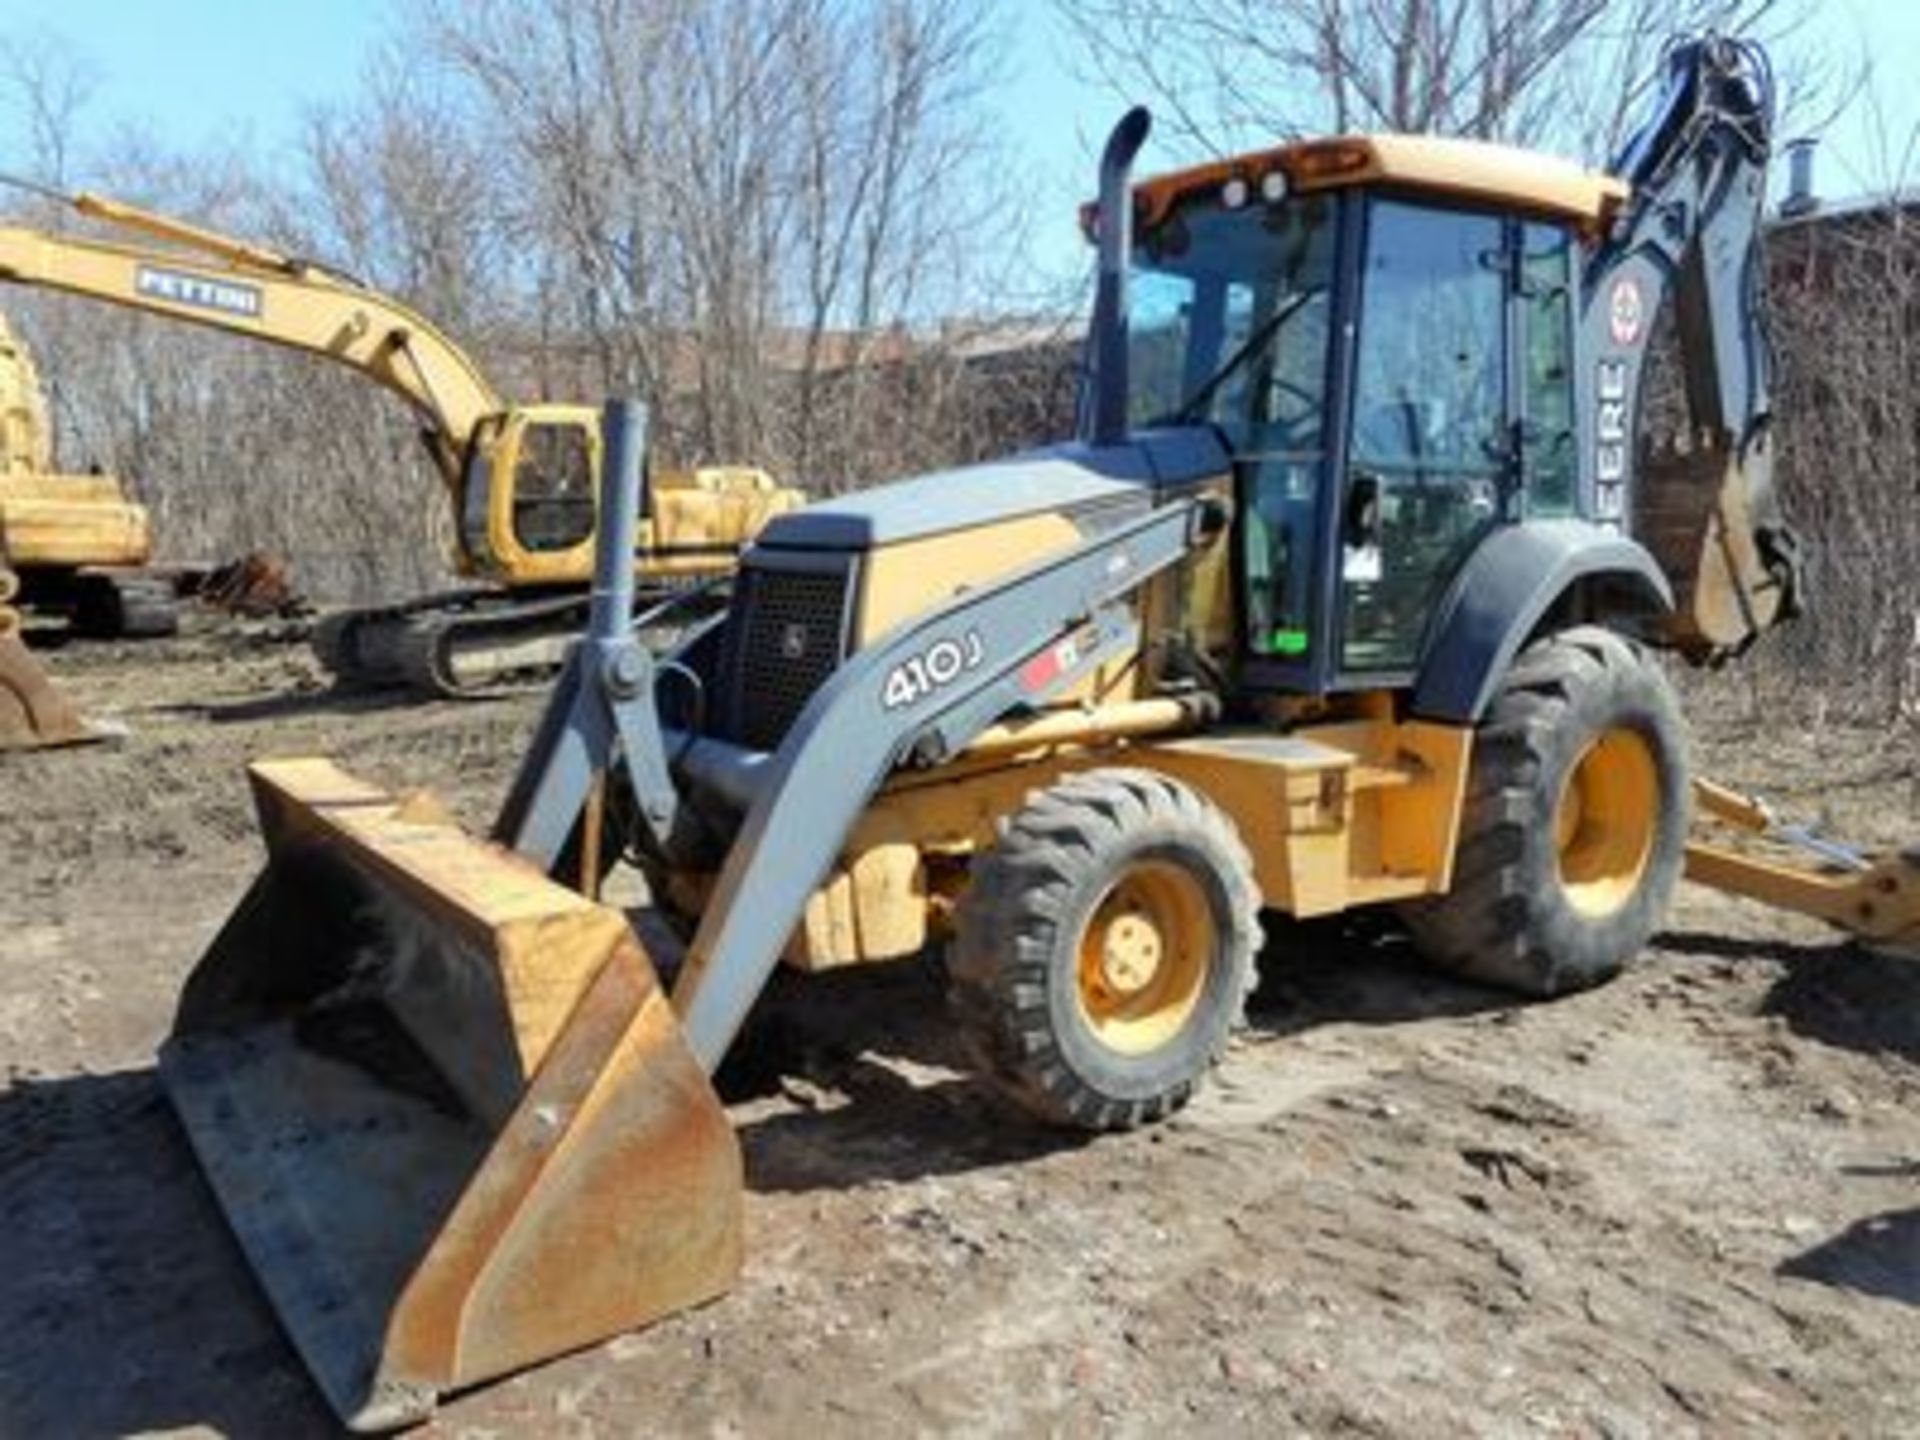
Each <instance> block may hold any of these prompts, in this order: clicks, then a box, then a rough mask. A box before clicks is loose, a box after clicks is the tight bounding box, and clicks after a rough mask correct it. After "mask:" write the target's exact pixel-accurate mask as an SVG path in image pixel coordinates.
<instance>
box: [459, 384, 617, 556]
mask: <svg viewBox="0 0 1920 1440" xmlns="http://www.w3.org/2000/svg"><path fill="white" fill-rule="evenodd" d="M599 476H600V435H599V429H598V413H597V412H596V411H594V410H592V409H590V408H587V407H583V406H577V405H529V406H523V407H520V408H516V409H513V410H508V411H505V412H503V413H501V414H498V415H494V416H490V417H488V418H487V419H486V420H485V421H483V422H482V423H481V424H480V425H479V426H478V427H477V429H476V431H475V434H474V437H473V440H472V443H471V444H470V446H469V447H468V451H467V459H466V466H465V469H464V472H463V478H462V487H463V492H462V495H461V506H460V511H461V532H462V533H461V539H462V542H463V544H462V548H463V550H464V552H465V554H466V555H467V556H468V557H469V559H470V561H478V562H479V565H480V568H481V569H483V570H486V571H488V572H490V573H499V574H507V575H513V576H515V577H517V579H518V583H524V584H541V583H548V584H552V583H562V582H565V581H568V580H570V579H573V578H575V577H577V576H579V575H581V574H582V573H585V572H587V571H589V570H590V569H591V568H592V559H593V540H594V529H595V525H596V516H597V508H596V507H597V506H598V504H599V492H600V481H599Z"/></svg>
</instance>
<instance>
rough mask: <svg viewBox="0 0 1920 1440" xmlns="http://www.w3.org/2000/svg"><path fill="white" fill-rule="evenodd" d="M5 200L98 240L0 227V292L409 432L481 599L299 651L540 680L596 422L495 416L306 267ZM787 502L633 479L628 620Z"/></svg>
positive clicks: (392, 329)
mask: <svg viewBox="0 0 1920 1440" xmlns="http://www.w3.org/2000/svg"><path fill="white" fill-rule="evenodd" d="M6 183H9V184H13V185H15V186H18V187H24V188H27V189H30V190H33V191H34V192H35V193H36V194H39V195H41V196H42V197H44V198H51V199H52V200H55V201H57V202H58V203H60V204H62V205H64V206H66V207H67V208H69V209H70V210H72V211H73V212H74V213H75V214H76V215H78V216H81V217H84V218H85V219H87V220H89V221H92V222H95V224H96V225H98V226H101V227H105V229H106V230H107V231H108V232H109V236H110V238H100V237H97V236H92V235H81V234H77V233H67V232H52V231H47V230H41V229H35V228H31V227H24V226H17V225H15V226H0V281H3V282H7V283H12V284H17V285H28V286H39V287H44V288H47V289H52V290H58V291H63V292H66V293H68V294H73V295H81V296H86V297H88V298H91V299H95V300H103V301H106V302H108V303H110V304H114V305H120V306H125V307H128V308H131V309H136V310H141V311H145V312H148V313H151V314H155V315H163V316H167V317H170V318H172V319H176V320H183V321H187V322H190V323H193V324H197V325H202V326H207V327H210V328H213V329H217V330H222V331H226V332H228V333H230V334H235V335H244V336H248V337H251V338H253V339H257V340H263V341H267V342H269V343H271V344H275V345H280V346H284V347H286V348H289V349H293V350H298V351H302V352H305V353H307V354H310V355H315V356H318V357H321V358H323V359H328V360H332V361H336V362H338V363H340V364H342V365H345V366H347V367H348V368H350V369H352V370H354V371H356V372H357V373H359V374H361V375H364V376H365V377H367V378H368V379H369V380H371V381H373V382H374V383H375V384H377V385H379V386H381V387H383V388H384V389H386V390H388V391H390V392H392V393H393V394H395V395H398V396H399V397H400V398H401V399H402V400H404V401H405V402H406V403H407V404H408V405H409V406H410V407H411V408H412V410H413V412H414V413H415V414H416V415H417V416H418V417H419V419H420V422H421V426H422V436H423V439H424V440H425V442H426V446H427V449H428V451H429V453H430V455H431V457H432V460H433V464H434V467H435V469H436V471H437V472H438V474H439V475H440V477H441V480H442V481H443V483H444V486H445V489H446V494H447V497H448V500H449V501H450V502H451V505H452V507H453V519H454V546H453V555H452V557H451V559H452V564H453V568H454V570H455V571H456V572H457V573H458V574H459V575H460V576H461V577H463V578H464V579H467V580H470V581H475V582H480V583H478V584H476V585H472V586H469V587H467V588H463V589H460V590H457V591H453V592H450V593H447V594H438V595H431V596H425V597H421V598H418V599H415V600H410V601H406V602H404V603H400V604H395V605H383V606H376V607H372V608H368V609H361V610H354V611H348V612H345V613H343V614H339V615H335V616H332V617H330V618H329V619H328V620H326V621H323V622H322V624H321V625H320V626H318V627H317V628H316V633H315V641H314V643H315V649H316V650H317V651H318V653H319V655H320V658H321V660H322V661H323V663H325V664H326V665H327V667H328V668H329V669H330V670H331V671H332V672H333V673H334V674H335V675H336V676H337V677H338V678H340V679H341V680H342V681H344V682H346V683H348V684H353V685H381V684H405V685H409V686H412V687H414V688H417V689H420V690H423V691H426V692H429V693H435V694H443V695H467V694H474V693H491V692H492V691H494V690H496V689H498V688H502V687H503V686H505V685H507V684H509V683H515V682H520V681H524V680H525V679H526V678H527V677H529V676H542V675H548V676H550V675H551V673H552V672H553V671H554V670H555V669H557V668H558V664H559V660H560V656H561V654H562V653H563V652H564V649H565V646H566V643H567V640H568V637H569V636H570V635H572V634H573V633H574V632H576V631H577V630H578V629H579V627H580V624H581V623H582V621H583V618H584V616H585V613H586V584H587V580H588V577H589V575H590V573H591V570H592V564H593V551H594V534H595V530H596V526H597V516H598V493H599V484H600V478H599V477H600V451H599V444H600V441H599V434H598V430H597V428H596V424H595V416H596V413H597V412H595V411H594V410H593V409H592V408H590V407H582V406H577V405H554V404H541V405H508V404H507V403H506V402H505V401H504V400H503V399H502V398H501V397H500V395H499V393H498V392H497V391H496V390H495V389H494V387H493V386H492V385H491V384H490V383H489V382H488V380H487V379H486V377H485V376H484V375H483V374H482V373H481V372H480V369H479V367H478V366H477V365H476V364H475V363H474V361H473V359H472V357H470V356H469V355H468V354H467V353H466V352H465V351H464V350H462V349H461V348H460V347H459V346H458V345H456V344H455V343H454V342H453V341H452V340H451V339H450V338H449V337H448V336H446V335H445V334H444V333H442V332H441V331H440V330H439V329H438V328H437V327H436V326H434V325H433V324H432V323H431V322H430V321H428V320H427V319H425V318H424V317H422V316H420V315H418V314H416V313H414V312H413V311H412V310H410V309H408V308H407V307H406V306H404V305H402V304H400V303H399V302H398V301H396V300H394V299H392V298H390V297H388V296H386V295H382V294H381V293H379V292H378V291H375V290H373V289H371V288H369V287H367V286H365V285H363V284H361V283H359V282H357V281H355V280H353V279H351V278H350V277H348V276H345V275H342V274H340V273H338V272H336V271H333V270H330V269H328V268H326V267H325V266H323V265H320V264H318V263H317V262H314V261H310V260H304V259H300V258H297V257H293V256H288V255H282V254H279V253H278V252H276V251H274V250H271V249H268V248H266V247H264V246H260V245H255V244H251V243H249V242H247V241H244V240H238V239H235V238H233V237H231V236H227V235H222V234H218V233H215V232H213V231H210V230H207V229H204V228H202V227H199V226H196V225H191V224H188V223H186V222H184V221H181V220H178V219H174V218H171V217H168V216H165V215H159V214H156V213H154V212H152V211H149V210H144V209H141V208H139V207H138V206H134V205H131V204H128V203H127V202H125V201H122V200H116V199H112V198H110V197H107V196H103V195H98V194H91V193H82V194H77V195H71V196H68V195H62V194H58V193H56V192H50V191H47V190H45V189H44V188H42V187H38V186H34V185H31V184H30V183H29V182H23V181H17V180H9V181H7V182H6ZM804 500H805V496H804V495H803V494H802V493H801V492H799V491H797V490H793V489H789V488H785V487H781V486H778V485H776V484H775V483H774V482H773V481H772V479H771V478H769V477H768V476H767V475H766V474H765V473H764V472H762V471H759V470H755V469H750V468H743V467H725V466H717V467H709V468H703V469H696V470H691V471H681V472H665V471H663V472H660V473H657V474H654V475H652V476H651V477H650V479H649V484H648V489H647V495H646V498H645V501H644V503H643V510H644V512H645V513H644V515H643V518H642V523H641V527H640V532H639V536H638V539H637V541H636V547H637V548H636V552H635V560H634V563H635V566H636V568H637V569H638V571H639V573H640V575H641V578H642V585H641V588H640V592H639V603H641V604H643V605H648V604H652V603H655V602H659V601H662V600H664V599H667V598H669V597H671V596H673V595H676V594H678V593H679V592H680V591H682V590H685V589H688V588H692V587H700V586H704V585H709V584H711V583H713V582H715V581H718V580H722V579H724V578H725V577H726V576H727V575H729V574H730V573H731V571H732V569H733V567H734V564H735V562H736V560H737V558H738V555H739V552H740V550H741V548H742V547H743V546H744V545H745V544H746V543H747V541H748V540H749V539H750V538H751V537H752V536H753V534H754V533H755V532H756V531H757V530H758V529H759V527H760V526H761V525H762V524H764V523H765V522H766V521H767V520H768V519H769V518H770V517H772V516H774V515H777V514H781V513H784V512H785V511H787V510H791V509H793V508H795V507H797V506H798V505H800V504H802V503H803V502H804Z"/></svg>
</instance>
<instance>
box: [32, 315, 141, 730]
mask: <svg viewBox="0 0 1920 1440" xmlns="http://www.w3.org/2000/svg"><path fill="white" fill-rule="evenodd" d="M152 550H153V543H152V532H151V529H150V527H149V525H148V523H147V511H146V507H145V506H143V505H139V504H136V503H135V502H133V501H131V500H129V499H128V498H127V496H126V492H125V491H124V490H123V489H122V488H121V486H120V482H119V481H118V480H117V479H115V478H114V477H113V476H111V475H74V474H62V473H59V472H57V471H55V470H54V468H53V444H52V427H51V426H50V425H49V424H48V420H47V408H46V400H45V398H44V397H43V396H42V394H41V391H40V376H39V372H38V371H37V370H36V369H35V367H34V363H33V356H32V354H31V352H29V351H28V349H27V347H26V344H25V342H24V341H22V340H21V339H20V337H19V336H18V335H16V334H15V333H14V331H13V328H12V327H11V326H10V325H8V324H7V322H6V320H5V319H4V318H0V750H16V749H29V748H36V747H39V746H46V745H65V744H71V743H73V742H75V741H78V740H84V739H88V738H91V737H92V735H93V734H94V731H93V730H92V729H91V728H90V727H88V726H87V725H86V724H85V723H84V722H82V720H81V719H80V717H79V715H78V713H77V712H76V711H75V710H74V708H73V706H72V705H71V704H70V703H68V702H67V701H66V700H65V699H64V698H63V697H62V696H61V695H60V694H59V693H58V692H57V691H56V690H55V689H54V687H53V683H52V681H51V680H49V679H48V677H47V675H46V672H45V671H44V670H42V669H41V667H40V665H39V663H38V662H37V661H36V660H35V659H34V657H33V656H32V655H31V654H30V653H29V652H28V650H27V648H26V646H25V644H24V642H23V641H22V639H21V633H22V623H21V616H20V611H19V609H17V608H16V604H17V605H21V606H25V605H32V606H34V607H35V608H36V609H41V608H45V607H46V606H47V605H49V604H51V605H52V606H54V607H55V608H58V609H60V610H61V611H62V612H64V613H65V614H66V615H67V617H68V620H69V623H70V624H71V625H73V626H75V627H77V628H80V629H84V630H86V631H87V632H89V633H93V634H99V635H130V636H143V635H163V634H170V633H171V632H172V631H173V630H174V628H175V624H176V613H175V610H174V606H173V587H172V586H171V585H170V584H168V583H167V582H165V581H163V580H160V579H157V578H155V577H152V576H149V575H147V574H145V573H144V572H143V570H142V569H141V567H142V566H144V565H145V564H146V563H147V561H148V559H149V558H150V557H151V555H152Z"/></svg>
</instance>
